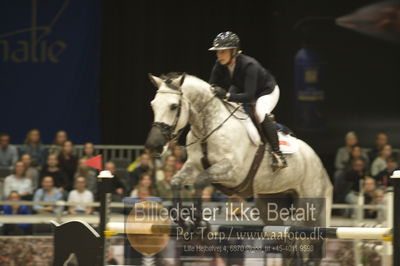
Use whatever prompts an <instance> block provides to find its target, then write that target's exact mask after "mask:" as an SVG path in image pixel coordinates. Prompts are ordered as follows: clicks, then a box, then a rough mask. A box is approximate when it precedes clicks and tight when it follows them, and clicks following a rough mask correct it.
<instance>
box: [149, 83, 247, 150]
mask: <svg viewBox="0 0 400 266" xmlns="http://www.w3.org/2000/svg"><path fill="white" fill-rule="evenodd" d="M167 85H168V86H171V84H169V83H167ZM171 89H172V90H163V89H161V90H158V91H157V93H172V94H178V95H180V98H179V104H178V112H177V114H176V116H175V119H174V122H173V123H172V125H168V124H166V123H163V122H154V123H153V126H155V127H157V128H159V129H160V131H161V134H162V135H163V136H164V137H165V138H166V140H167V141H168V142H171V141H172V140H175V139H177V138H179V137H180V135H181V134H182V132H183V128H182V129H180V130H178V132H177V133H176V134H174V133H173V132H174V130H175V129H176V127H177V125H178V122H179V118H180V116H181V110H182V98H183V93H182V90H181V88H180V87H179V88H178V87H175V86H174V87H171ZM214 98H215V95H213V96H211V97H210V98H209V99H208V100H207V101H206V103H205V104H204V105H203V106H202V108H200V110H199V111H197V113H201V112H202V111H203V110H204V109H205V108H206V107H207V106H208V105H209V104H210V102H211V101H212V100H213V99H214ZM189 104H190V103H189ZM223 104H224V106H225V108H226V109H227V110H228V112H229V115H228V117H227V118H225V120H224V121H222V123H221V124H219V125H218V126H217V127H215V128H214V129H213V130H211V131H210V132H209V133H208V134H206V135H205V136H204V137H202V138H199V137H197V136H196V135H195V134H193V132H192V134H193V136H194V137H196V138H197V140H196V141H193V142H191V143H189V144H186V145H185V147H189V146H191V145H193V144H196V143H198V142H201V143H205V142H206V140H207V139H208V138H209V137H210V136H211V135H212V134H214V132H216V131H217V130H218V129H220V128H221V127H222V126H223V125H224V124H225V123H226V121H228V120H229V118H231V117H232V116H234V114H235V113H236V111H237V110H239V108H240V107H241V106H240V105H238V106H236V107H235V109H234V110H233V111H230V110H229V108H228V107H227V105H229V106H230V107H234V106H233V105H232V104H230V103H228V102H225V101H223ZM235 117H236V116H235ZM236 118H238V117H236ZM238 119H243V118H238Z"/></svg>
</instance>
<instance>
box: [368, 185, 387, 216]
mask: <svg viewBox="0 0 400 266" xmlns="http://www.w3.org/2000/svg"><path fill="white" fill-rule="evenodd" d="M384 195H385V192H384V191H383V190H382V189H375V190H374V191H373V193H372V200H371V202H370V203H369V204H372V205H381V204H383V200H384ZM378 212H381V211H378V210H365V213H364V218H370V219H376V218H378V215H379V214H378Z"/></svg>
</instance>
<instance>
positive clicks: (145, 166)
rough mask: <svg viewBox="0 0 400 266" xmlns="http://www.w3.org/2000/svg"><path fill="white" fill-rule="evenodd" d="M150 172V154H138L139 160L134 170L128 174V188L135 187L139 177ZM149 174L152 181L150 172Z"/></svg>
mask: <svg viewBox="0 0 400 266" xmlns="http://www.w3.org/2000/svg"><path fill="white" fill-rule="evenodd" d="M150 172H151V173H153V168H152V166H151V158H150V155H149V154H148V153H142V155H140V161H139V163H138V164H137V166H136V168H135V170H134V171H133V172H131V173H130V174H129V180H130V184H128V185H129V188H130V189H132V188H133V187H135V186H136V185H137V183H138V181H139V178H140V177H141V176H142V175H143V174H144V173H150ZM151 176H152V179H153V182H154V178H153V174H151Z"/></svg>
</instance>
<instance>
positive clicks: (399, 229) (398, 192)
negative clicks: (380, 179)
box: [391, 170, 400, 266]
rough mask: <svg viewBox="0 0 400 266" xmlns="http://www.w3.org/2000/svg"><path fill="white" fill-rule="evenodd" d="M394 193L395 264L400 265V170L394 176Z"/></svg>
mask: <svg viewBox="0 0 400 266" xmlns="http://www.w3.org/2000/svg"><path fill="white" fill-rule="evenodd" d="M391 178H392V181H393V188H394V195H393V266H397V265H400V171H399V170H397V171H394V172H393V174H392V176H391Z"/></svg>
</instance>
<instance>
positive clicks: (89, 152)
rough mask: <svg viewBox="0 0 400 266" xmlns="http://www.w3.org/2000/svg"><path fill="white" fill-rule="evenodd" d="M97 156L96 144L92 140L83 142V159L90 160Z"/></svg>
mask: <svg viewBox="0 0 400 266" xmlns="http://www.w3.org/2000/svg"><path fill="white" fill-rule="evenodd" d="M94 156H96V154H95V151H94V145H93V143H91V142H86V143H85V144H83V156H82V158H81V159H85V160H89V159H92V158H93V157H94Z"/></svg>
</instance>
